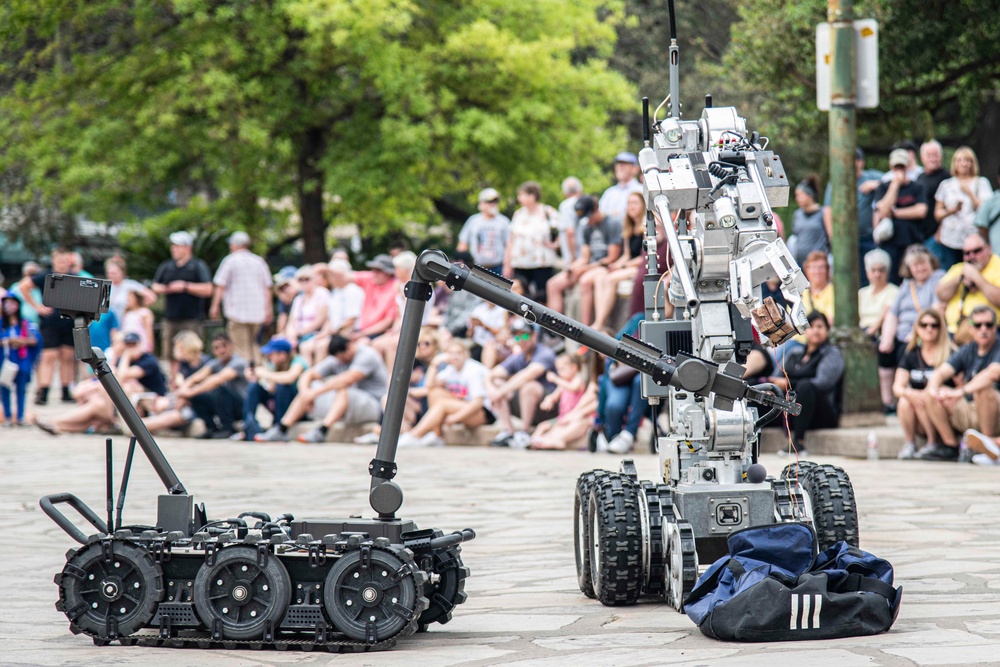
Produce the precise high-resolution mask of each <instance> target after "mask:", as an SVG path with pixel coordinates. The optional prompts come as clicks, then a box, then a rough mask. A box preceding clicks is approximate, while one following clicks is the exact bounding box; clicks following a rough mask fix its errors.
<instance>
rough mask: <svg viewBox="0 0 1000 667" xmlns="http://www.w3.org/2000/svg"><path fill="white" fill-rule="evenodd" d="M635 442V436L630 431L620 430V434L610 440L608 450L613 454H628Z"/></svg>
mask: <svg viewBox="0 0 1000 667" xmlns="http://www.w3.org/2000/svg"><path fill="white" fill-rule="evenodd" d="M634 443H635V436H634V435H632V434H631V433H629V432H628V431H620V432H619V433H618V435H616V436H615V437H613V438H611V441H610V442H608V451H609V452H610V453H612V454H628V453H629V452H631V451H632V445H633V444H634Z"/></svg>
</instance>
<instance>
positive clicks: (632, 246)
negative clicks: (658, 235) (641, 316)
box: [594, 192, 646, 330]
mask: <svg viewBox="0 0 1000 667" xmlns="http://www.w3.org/2000/svg"><path fill="white" fill-rule="evenodd" d="M645 227H646V201H645V200H644V199H643V198H642V194H641V193H638V192H633V193H632V194H630V195H629V196H628V206H627V208H626V213H625V222H624V223H623V224H622V254H621V256H619V257H618V259H616V260H615V261H613V262H611V263H610V264H608V275H607V276H605V277H602V278H601V279H600V280H595V281H594V312H595V315H594V328H595V329H599V330H600V329H603V328H604V326H605V325H606V324H607V323H608V318H609V317H611V313H612V311H613V310H614V308H615V300H616V299H617V298H618V284H619V283H622V282H629V283H633V282H634V281H635V278H636V275H637V274H638V273H639V271H640V269H641V267H642V265H643V261H644V260H645V257H643V252H642V239H643V235H644V234H645Z"/></svg>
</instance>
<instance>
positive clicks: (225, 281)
mask: <svg viewBox="0 0 1000 667" xmlns="http://www.w3.org/2000/svg"><path fill="white" fill-rule="evenodd" d="M249 247H250V236H249V235H248V234H247V233H246V232H235V233H234V234H233V235H232V236H230V237H229V254H228V255H226V256H225V257H224V258H223V259H222V263H221V264H219V270H218V271H216V272H215V279H214V281H213V282H214V283H215V293H214V294H213V295H212V306H211V308H209V311H208V316H209V317H210V318H212V319H213V320H217V319H219V316H220V314H225V316H226V332H227V333H228V334H229V337H230V338H231V339H232V341H233V347H234V348H235V351H236V354H237V355H238V356H241V357H243V358H244V359H253V360H257V359H258V356H257V352H256V348H257V345H256V341H257V333H258V332H259V331H260V328H261V327H262V326H267V325H268V324H270V323H271V321H272V320H273V319H274V311H273V309H272V304H271V271H270V269H268V268H267V262H265V261H264V260H263V259H262V258H260V257H258V256H257V255H255V254H253V253H252V252H250V250H249ZM220 304H221V305H222V309H221V312H220V309H219V305H220Z"/></svg>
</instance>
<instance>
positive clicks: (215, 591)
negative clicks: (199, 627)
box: [193, 546, 292, 639]
mask: <svg viewBox="0 0 1000 667" xmlns="http://www.w3.org/2000/svg"><path fill="white" fill-rule="evenodd" d="M193 598H194V608H195V611H197V612H198V617H199V618H200V619H201V622H202V623H204V624H205V625H206V626H207V627H208V628H209V630H212V629H213V628H214V627H215V624H216V622H217V621H219V622H221V624H222V636H223V638H225V639H261V638H262V637H263V636H264V631H265V629H266V625H267V622H268V621H270V622H271V623H272V624H273V626H274V627H277V626H278V624H279V623H281V619H282V618H284V616H285V612H286V611H287V610H288V603H289V602H290V601H291V599H292V582H291V579H290V578H289V576H288V571H287V570H286V569H285V566H284V565H282V563H281V561H280V560H278V558H277V557H276V556H274V554H268V555H267V558H266V560H265V562H264V565H259V564H258V552H257V549H256V548H254V547H248V546H232V547H227V548H225V549H222V550H221V551H219V552H218V553H217V554H216V556H215V563H214V564H213V565H208V564H207V563H205V564H203V565H202V566H201V569H199V570H198V575H197V576H196V577H195V580H194V595H193Z"/></svg>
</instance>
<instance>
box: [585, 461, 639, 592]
mask: <svg viewBox="0 0 1000 667" xmlns="http://www.w3.org/2000/svg"><path fill="white" fill-rule="evenodd" d="M638 494H639V489H638V487H637V486H636V485H635V484H634V483H633V482H632V481H631V480H630V479H629V478H628V477H626V476H624V475H621V474H619V473H608V474H607V475H604V476H601V477H598V478H596V479H595V480H594V485H593V488H592V489H591V491H590V500H589V502H588V513H589V515H590V516H589V519H590V533H591V534H590V545H591V550H590V570H591V579H592V580H593V584H594V597H596V598H597V599H598V600H599V601H600V602H601V603H602V604H605V605H609V606H616V605H628V604H635V602H636V600H638V599H639V595H640V594H641V593H642V581H643V573H642V526H641V525H640V521H641V519H640V516H639V498H638Z"/></svg>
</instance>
